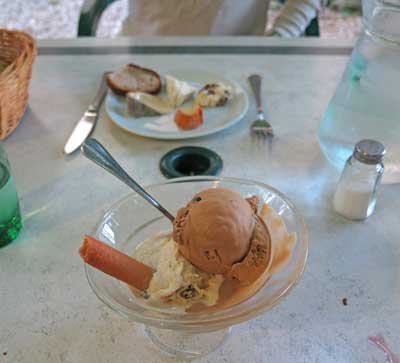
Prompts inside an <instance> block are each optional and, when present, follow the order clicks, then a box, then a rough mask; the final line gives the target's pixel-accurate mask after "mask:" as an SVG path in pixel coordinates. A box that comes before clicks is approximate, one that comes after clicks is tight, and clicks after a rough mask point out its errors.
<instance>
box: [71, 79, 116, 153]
mask: <svg viewBox="0 0 400 363" xmlns="http://www.w3.org/2000/svg"><path fill="white" fill-rule="evenodd" d="M109 73H111V72H104V73H103V75H102V77H101V83H100V86H99V89H98V90H97V94H96V96H95V98H94V99H93V101H92V103H91V104H90V105H89V107H88V109H87V110H86V111H85V113H84V114H83V116H82V117H81V119H80V120H79V121H78V123H77V124H76V126H75V128H74V130H73V131H72V133H71V135H70V137H69V138H68V141H67V143H66V144H65V146H64V152H65V153H66V154H71V153H73V152H74V151H75V150H77V149H79V147H80V146H81V145H82V143H83V142H84V141H85V140H86V138H87V137H88V136H89V135H90V134H91V133H92V131H93V130H94V128H95V126H96V123H97V119H98V116H99V109H100V106H101V104H102V103H103V100H104V97H105V96H106V93H107V82H106V76H107V74H109Z"/></svg>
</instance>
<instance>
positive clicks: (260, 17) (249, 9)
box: [122, 0, 325, 37]
mask: <svg viewBox="0 0 400 363" xmlns="http://www.w3.org/2000/svg"><path fill="white" fill-rule="evenodd" d="M323 1H325V0H287V1H286V2H285V3H284V5H283V7H282V9H281V11H280V13H279V15H278V17H277V18H276V19H275V21H274V24H273V25H272V27H269V29H268V31H266V29H267V20H268V7H269V3H270V0H129V15H128V17H127V18H126V19H125V21H124V23H123V28H122V33H123V35H278V36H282V37H298V36H301V35H303V34H304V31H305V29H306V27H307V26H308V24H309V23H310V21H311V20H312V19H313V18H315V17H316V15H317V12H318V11H319V10H321V8H322V5H323V4H322V2H323Z"/></svg>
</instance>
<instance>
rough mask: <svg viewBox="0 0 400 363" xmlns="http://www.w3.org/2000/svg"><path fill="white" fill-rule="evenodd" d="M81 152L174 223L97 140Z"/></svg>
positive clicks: (86, 142)
mask: <svg viewBox="0 0 400 363" xmlns="http://www.w3.org/2000/svg"><path fill="white" fill-rule="evenodd" d="M81 152H82V154H83V155H84V156H86V157H87V158H88V159H89V160H91V161H93V162H95V163H96V164H97V165H100V166H101V167H102V168H104V169H105V170H107V171H108V172H109V173H111V174H112V175H114V176H116V177H117V178H118V179H119V180H121V181H122V182H124V183H125V184H126V185H127V186H128V187H130V188H132V189H133V190H134V191H135V192H136V193H138V194H139V195H140V196H141V197H143V198H144V199H145V200H146V201H147V202H149V203H150V204H151V205H152V206H153V207H155V208H157V209H158V210H159V211H160V212H161V213H162V214H164V215H165V216H166V217H167V218H168V219H169V220H170V221H171V222H173V221H174V219H175V217H174V216H173V215H172V214H171V213H169V212H168V211H167V210H166V209H165V208H164V207H163V206H162V205H161V204H160V203H159V202H157V201H156V200H155V199H154V198H153V197H152V196H151V195H150V194H149V193H147V192H146V191H145V190H144V189H143V188H142V187H141V186H140V185H139V184H138V183H137V182H136V181H135V180H133V179H132V178H131V177H130V176H129V175H128V173H127V172H126V171H125V170H124V169H123V168H122V167H121V165H119V164H118V162H117V161H116V160H115V159H114V158H113V157H112V156H111V154H110V153H109V152H108V151H107V150H106V148H105V147H104V146H103V145H102V144H100V143H99V142H98V141H97V140H96V139H94V138H89V139H87V140H86V141H85V142H84V143H83V144H82V146H81Z"/></svg>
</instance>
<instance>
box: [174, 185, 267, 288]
mask: <svg viewBox="0 0 400 363" xmlns="http://www.w3.org/2000/svg"><path fill="white" fill-rule="evenodd" d="M257 203H258V200H257V198H255V197H252V198H249V200H246V199H244V198H243V197H242V196H241V195H240V194H239V193H237V192H234V191H231V190H227V189H223V188H212V189H207V190H204V191H202V192H200V193H198V194H196V195H195V196H194V198H193V199H192V201H191V202H189V204H188V205H187V206H186V207H185V208H181V209H180V210H179V211H178V214H177V216H176V218H175V221H174V232H173V236H174V239H175V241H176V242H177V243H178V246H179V251H180V253H181V254H182V255H183V256H184V257H185V258H186V259H187V260H188V261H189V262H191V263H192V264H193V265H194V266H196V267H197V268H199V269H200V270H202V271H205V272H208V273H213V274H224V275H226V276H229V277H231V278H234V279H237V280H240V281H242V282H245V283H252V282H253V281H255V280H256V279H257V278H258V277H259V276H260V275H261V274H262V272H263V271H264V270H265V269H266V268H267V266H268V265H269V263H270V261H271V239H270V236H269V232H268V229H267V227H266V225H265V223H264V222H263V221H262V219H261V218H260V217H259V216H258V215H257Z"/></svg>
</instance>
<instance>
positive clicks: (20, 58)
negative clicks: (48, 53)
mask: <svg viewBox="0 0 400 363" xmlns="http://www.w3.org/2000/svg"><path fill="white" fill-rule="evenodd" d="M35 56H36V42H35V40H34V39H33V38H32V37H31V36H30V35H29V34H27V33H24V32H19V31H15V30H7V29H0V65H2V66H3V67H2V68H4V66H5V68H4V69H3V70H2V71H1V70H0V140H2V139H5V138H6V137H7V136H8V135H10V134H11V133H12V132H13V131H14V129H15V128H16V127H17V126H18V124H19V122H20V120H21V118H22V116H23V114H24V112H25V108H26V106H27V103H28V87H29V81H30V79H31V73H32V64H33V61H34V59H35Z"/></svg>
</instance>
